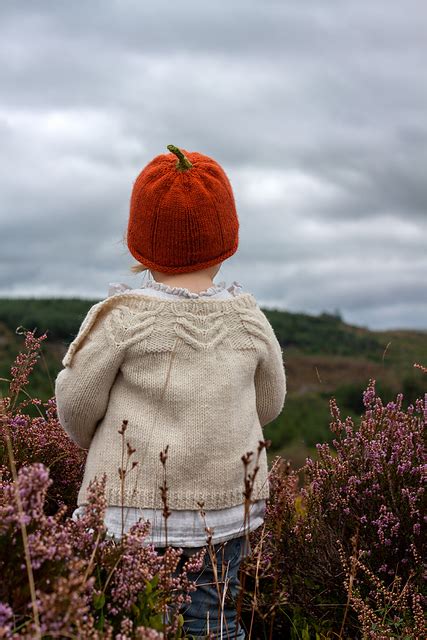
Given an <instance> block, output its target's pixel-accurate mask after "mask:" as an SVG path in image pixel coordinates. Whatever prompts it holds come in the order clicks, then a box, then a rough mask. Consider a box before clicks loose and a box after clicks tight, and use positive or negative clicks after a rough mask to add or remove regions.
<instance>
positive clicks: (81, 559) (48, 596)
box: [0, 331, 427, 640]
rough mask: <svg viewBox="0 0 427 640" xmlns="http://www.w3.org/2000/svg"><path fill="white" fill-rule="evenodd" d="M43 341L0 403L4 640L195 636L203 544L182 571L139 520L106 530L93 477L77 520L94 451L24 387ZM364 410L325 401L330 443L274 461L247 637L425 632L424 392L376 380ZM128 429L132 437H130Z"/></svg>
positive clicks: (16, 371) (256, 551) (25, 357)
mask: <svg viewBox="0 0 427 640" xmlns="http://www.w3.org/2000/svg"><path fill="white" fill-rule="evenodd" d="M45 339H46V334H44V335H42V336H40V337H39V338H36V337H35V332H30V331H27V332H25V345H24V348H23V350H22V351H21V352H20V353H19V354H18V356H17V358H16V359H15V362H14V363H13V365H12V368H11V372H10V377H9V379H8V380H7V381H4V382H7V384H8V395H7V396H5V397H4V398H3V399H2V401H1V403H0V418H1V421H0V483H1V487H2V491H1V493H0V575H1V576H2V580H1V582H0V637H3V638H54V637H67V638H81V637H85V638H96V639H97V638H111V639H112V638H114V639H115V640H126V639H128V638H129V639H130V638H153V639H160V638H164V639H171V638H176V639H178V638H184V637H185V635H184V632H183V629H182V617H181V613H180V611H181V607H182V605H183V604H184V603H185V601H186V599H187V598H189V597H191V592H192V589H194V586H193V585H192V581H191V576H192V572H193V571H194V570H197V569H198V567H200V563H201V562H202V561H203V557H202V556H203V553H202V554H199V555H198V556H193V558H192V559H191V561H190V563H188V565H187V566H184V567H182V566H180V563H179V556H180V550H177V549H172V548H170V549H168V551H167V553H166V554H165V555H164V556H158V555H157V553H156V551H155V549H153V548H152V547H151V546H150V545H147V544H145V542H144V539H145V537H146V535H147V531H148V525H147V523H144V522H139V523H138V524H137V525H135V526H134V527H133V528H132V529H131V530H130V531H129V533H128V534H127V535H125V536H124V538H123V540H121V541H115V540H114V539H111V538H110V537H109V536H108V532H107V531H106V529H105V526H104V524H103V513H104V510H105V506H106V505H105V500H104V495H103V487H104V482H105V479H103V478H100V479H97V481H96V482H94V483H92V485H91V492H90V508H89V510H88V513H87V514H86V516H85V517H84V518H83V519H81V520H79V521H73V520H72V519H71V518H70V515H71V512H72V511H73V509H74V508H75V506H76V497H77V492H78V488H79V486H80V482H81V478H82V473H83V469H84V462H85V458H86V452H85V451H84V450H82V449H80V448H79V447H77V446H76V445H75V444H74V443H73V442H71V441H70V440H69V439H68V437H67V435H66V434H65V433H64V431H63V429H62V428H61V426H60V424H59V423H58V420H57V415H56V408H55V399H54V398H50V399H49V400H48V401H46V402H42V401H40V400H39V399H37V398H33V397H32V395H31V393H30V392H29V391H28V389H29V378H30V374H31V373H32V372H33V369H34V366H35V364H36V362H37V360H38V358H39V357H40V348H41V343H42V341H43V340H45ZM415 368H416V369H417V372H418V373H419V374H420V376H421V375H423V374H427V369H426V368H424V367H422V366H421V365H417V364H416V365H415ZM362 403H363V412H362V414H361V416H360V419H359V420H357V424H356V423H355V421H354V420H353V418H351V417H347V418H346V419H345V420H344V419H343V418H342V417H341V414H340V410H339V408H338V405H337V401H336V399H335V398H331V399H330V401H329V408H330V415H331V418H332V420H331V422H330V430H331V433H332V442H331V443H329V444H328V443H323V444H317V455H316V457H314V456H313V457H309V458H307V460H306V461H305V464H304V465H303V467H302V468H301V469H296V470H294V469H292V468H291V465H290V463H289V462H287V461H286V460H285V459H283V458H281V457H280V456H276V457H275V458H274V461H273V464H272V467H271V469H270V474H269V482H270V487H271V497H270V500H269V503H268V510H267V514H266V520H265V523H264V525H263V526H262V527H260V528H258V529H257V530H256V531H254V532H253V533H252V534H250V538H251V545H252V549H253V553H252V555H251V557H250V558H248V559H246V560H245V561H244V562H243V563H242V567H241V582H242V590H241V593H240V596H239V598H238V601H237V602H236V606H237V609H238V611H239V614H240V616H241V619H242V623H243V624H244V626H245V628H246V631H247V636H248V638H252V639H255V638H262V639H264V638H265V639H269V640H270V639H276V638H291V639H292V640H296V639H301V640H310V639H311V638H313V639H316V640H317V639H323V638H342V639H344V638H345V639H350V640H351V639H359V638H360V639H367V638H375V639H376V640H386V639H387V640H389V639H390V638H396V639H397V638H401V639H406V640H412V639H414V640H421V639H423V638H425V637H426V636H427V633H426V632H427V627H426V620H425V616H424V611H425V604H426V592H425V586H424V585H425V580H424V578H425V566H424V565H423V562H424V558H425V557H426V553H425V539H424V538H423V537H422V526H423V516H424V513H425V510H423V506H424V505H425V494H424V491H425V472H426V468H427V465H426V456H425V445H424V429H425V425H426V422H427V394H425V395H424V398H417V399H416V401H415V402H414V403H411V404H409V405H408V406H407V407H406V408H405V407H404V406H403V395H402V394H401V393H399V394H398V395H397V397H396V398H395V400H393V401H388V402H387V403H385V402H383V400H382V399H381V398H380V397H379V395H378V392H377V390H376V387H375V380H374V379H371V380H370V381H369V384H368V386H367V388H366V389H365V391H364V393H363V396H362ZM29 409H31V410H32V412H36V415H35V416H34V415H31V412H30V411H29ZM118 427H120V425H118ZM118 434H119V435H120V437H121V438H122V439H123V440H122V442H123V445H124V444H125V430H124V429H123V428H118ZM119 435H118V437H119ZM264 444H268V443H264ZM260 446H261V443H260ZM255 453H256V452H253V454H254V455H255ZM130 455H132V452H130V451H129V449H128V462H129V458H130ZM242 462H243V461H242ZM127 467H128V465H126V468H125V469H122V470H121V472H122V477H123V480H124V481H125V478H126V473H128V470H127ZM243 467H244V464H243V465H242V492H243V491H244V492H245V493H244V495H246V500H247V501H248V503H250V499H251V491H250V489H251V479H250V478H249V481H248V479H247V478H244V468H243ZM301 474H302V475H303V477H304V486H303V487H302V488H300V487H299V486H298V476H299V475H301ZM252 481H253V478H252ZM207 537H208V532H207ZM207 550H208V552H209V545H208V547H207ZM218 588H219V589H223V584H222V583H221V581H219V582H218ZM225 637H226V636H225Z"/></svg>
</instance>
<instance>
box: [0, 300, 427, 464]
mask: <svg viewBox="0 0 427 640" xmlns="http://www.w3.org/2000/svg"><path fill="white" fill-rule="evenodd" d="M96 302H98V300H82V299H80V298H64V299H60V298H56V299H55V298H54V299H36V298H28V299H11V298H2V299H0V377H4V378H8V377H9V374H10V366H11V364H12V362H13V360H14V358H15V356H16V354H17V353H18V352H19V350H20V349H21V348H22V347H23V336H22V335H19V334H17V333H16V329H17V328H18V327H24V328H25V329H30V330H33V329H34V328H36V335H41V334H42V333H44V332H45V331H47V335H48V338H47V340H46V341H45V342H44V343H43V350H42V358H41V359H40V360H39V363H38V365H37V367H36V369H35V371H34V373H33V375H32V384H31V390H30V391H31V394H32V395H33V396H36V397H40V398H41V399H42V400H43V401H45V400H47V399H48V398H49V397H51V396H52V395H53V393H54V380H55V378H56V375H57V373H58V372H59V371H60V369H61V368H62V365H61V360H62V357H63V355H64V354H65V351H66V349H67V346H68V344H69V343H70V342H71V340H72V339H73V338H74V336H75V335H76V334H77V332H78V329H79V327H80V324H81V322H82V320H83V318H84V317H85V315H86V313H87V311H88V309H89V308H90V307H91V306H92V305H93V304H95V303H96ZM264 312H265V313H266V315H267V317H268V319H269V320H270V322H271V324H272V326H273V328H274V330H275V333H276V335H277V337H278V340H279V342H280V344H281V346H282V348H283V351H284V361H285V368H286V373H287V385H288V393H287V398H286V403H285V407H284V410H283V412H282V414H281V415H280V416H279V417H278V418H277V419H276V420H275V421H274V422H272V423H271V424H270V425H268V427H267V428H266V429H265V435H266V437H267V438H269V439H271V440H272V445H271V448H270V451H269V455H270V457H271V456H273V455H276V454H277V453H278V452H280V453H282V454H284V455H289V457H292V459H293V460H294V463H299V462H301V463H302V462H303V459H304V457H305V455H307V453H308V452H312V451H313V447H314V446H315V444H316V443H317V442H321V441H331V439H332V436H331V433H330V432H329V417H330V416H329V399H330V397H331V396H332V395H333V396H335V397H336V399H337V402H338V405H339V407H340V408H341V412H342V414H343V415H344V417H345V416H346V415H351V416H352V417H353V418H355V419H357V418H358V416H359V415H360V414H361V413H362V410H363V409H362V392H363V390H364V389H365V388H366V385H367V383H368V380H369V378H370V377H373V378H375V379H376V381H377V389H378V391H379V393H380V395H381V397H382V398H383V401H385V402H387V401H389V400H391V399H393V398H394V397H395V396H396V394H397V393H398V392H400V391H402V392H403V393H404V406H407V405H408V404H409V403H411V402H414V401H415V399H416V398H417V397H421V396H422V395H423V394H424V392H425V391H426V389H425V376H424V378H423V376H422V373H421V372H420V371H419V370H418V369H416V368H414V366H413V365H414V363H415V362H419V363H421V364H424V365H425V364H427V331H409V330H399V331H370V330H369V329H366V328H364V327H357V326H353V325H349V324H346V323H345V322H343V321H342V319H341V318H340V317H339V316H337V315H333V314H327V313H322V314H320V315H319V316H312V315H309V314H303V313H290V312H287V311H280V310H277V309H264ZM0 392H1V393H2V394H3V395H7V383H6V382H4V381H3V382H2V381H0Z"/></svg>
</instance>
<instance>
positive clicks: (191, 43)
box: [0, 0, 427, 328]
mask: <svg viewBox="0 0 427 640" xmlns="http://www.w3.org/2000/svg"><path fill="white" fill-rule="evenodd" d="M0 13H1V14H2V15H1V20H0V86H1V87H2V98H1V102H0V136H1V141H2V145H1V148H0V193H1V203H0V227H1V237H0V243H1V252H0V269H1V271H0V295H9V294H13V295H21V294H22V295H24V293H25V292H27V291H28V290H32V291H34V292H38V293H39V294H40V295H48V294H49V292H51V293H52V294H54V295H61V294H62V295H75V294H76V293H77V292H81V295H90V296H92V297H93V296H94V297H96V296H99V297H101V296H105V295H106V290H107V284H108V281H110V280H111V281H125V282H128V283H130V284H131V285H132V286H136V283H137V282H138V278H137V277H135V276H130V275H129V271H128V269H129V265H130V264H131V263H132V262H133V259H132V257H131V256H130V254H128V252H127V250H126V247H125V246H124V245H123V244H122V242H121V240H122V236H123V232H124V230H125V227H126V223H127V214H128V203H129V196H130V191H131V187H132V183H133V180H134V179H135V177H136V175H137V173H138V172H139V171H140V170H141V168H142V167H143V166H144V165H145V164H146V163H147V162H148V161H149V160H150V159H151V158H152V157H153V156H154V155H157V154H158V153H165V152H166V145H167V144H169V143H173V144H177V145H178V146H181V147H184V148H187V149H189V150H198V151H201V152H203V153H206V154H207V155H211V156H213V157H215V158H216V159H217V160H218V161H219V162H220V163H221V164H222V165H223V167H224V168H225V170H226V172H227V174H228V175H229V177H230V180H231V183H232V185H233V188H234V190H235V194H236V201H237V203H238V205H239V217H240V221H241V244H240V247H239V251H238V252H237V254H235V256H233V257H232V258H231V259H230V260H228V261H226V262H225V263H224V265H223V266H222V268H221V272H222V274H223V275H225V276H226V277H227V278H229V279H234V278H236V279H239V278H240V280H241V281H242V282H243V283H244V284H246V285H247V287H249V288H252V289H253V291H254V293H255V294H256V296H257V297H258V298H259V299H260V301H261V302H262V303H263V304H265V305H266V306H268V304H269V302H271V303H272V302H274V303H275V304H278V306H280V307H282V308H287V309H290V310H303V309H306V310H310V311H311V312H318V311H321V310H324V309H334V308H335V307H341V310H342V312H343V315H344V317H346V313H347V314H348V319H349V320H350V318H351V320H352V321H353V322H355V323H357V321H359V322H360V323H361V324H363V323H371V324H372V326H373V327H374V326H375V327H380V326H384V327H387V326H405V325H406V326H414V327H424V328H425V325H426V322H425V317H426V306H425V303H423V302H422V301H420V295H419V292H420V289H422V286H423V282H424V280H425V274H426V259H425V248H424V240H423V239H424V238H425V233H426V224H425V220H426V203H427V187H426V181H425V176H424V171H425V169H424V168H425V166H427V157H426V156H427V151H426V149H427V146H426V139H427V126H426V122H425V112H426V106H427V83H426V82H425V81H424V80H423V76H422V69H423V68H424V67H425V44H424V37H425V22H426V18H427V9H426V6H425V3H423V2H421V1H419V2H416V1H412V2H409V3H408V4H407V5H405V8H404V9H403V8H402V6H401V5H397V4H393V3H388V2H386V1H385V0H381V1H379V0H378V1H377V2H374V3H370V4H369V5H366V4H365V3H358V2H356V1H355V0H354V1H353V2H349V3H342V4H339V5H335V6H326V5H323V4H320V3H318V2H305V3H298V4H297V3H292V2H281V3H279V2H263V3H255V2H247V1H245V2H233V3H226V2H225V1H223V2H219V3H211V4H202V3H196V2H182V3H179V4H171V3H169V2H168V3H166V2H159V3H156V4H155V5H148V4H147V3H139V2H130V1H124V0H121V1H120V2H118V1H114V0H109V1H107V0H104V1H102V2H91V3H65V2H55V3H51V2H43V1H40V0H39V1H38V2H37V3H31V4H30V5H28V4H26V5H25V8H24V6H23V4H22V3H3V4H2V7H1V9H0ZM245 172H246V174H248V172H249V174H250V176H251V181H252V182H251V183H248V181H247V180H245V179H244V176H245ZM275 172H278V178H277V182H278V184H277V185H276V186H274V184H273V185H272V186H271V189H272V192H269V191H268V190H269V189H270V187H269V186H268V185H266V183H265V176H266V175H267V176H268V175H269V174H270V175H275ZM249 174H248V175H249ZM294 175H300V176H302V181H301V185H302V186H301V185H299V183H298V181H296V182H295V181H293V178H292V176H294ZM281 176H283V177H281ZM281 181H282V187H283V188H282V189H280V184H281ZM285 187H286V188H285ZM254 189H255V190H256V189H258V190H259V194H258V196H257V197H255V195H256V193H255V192H254ZM275 189H277V191H278V193H277V194H276V195H275ZM309 221H313V225H312V226H310V224H308V222H309ZM307 224H308V226H307ZM288 229H291V231H288ZM318 229H323V232H322V234H321V237H319V232H318ZM23 247H25V254H23V253H22V248H23ZM331 260H332V266H331V267H330V261H331ZM391 264H392V265H393V266H392V267H391V266H390V265H391ZM374 268H375V273H373V269H374ZM319 274H323V275H322V276H319ZM220 279H221V277H219V278H217V280H220ZM367 282H368V283H369V286H367V285H366V283H367ZM409 310H410V311H409Z"/></svg>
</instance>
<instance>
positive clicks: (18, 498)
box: [6, 432, 42, 639]
mask: <svg viewBox="0 0 427 640" xmlns="http://www.w3.org/2000/svg"><path fill="white" fill-rule="evenodd" d="M6 444H7V452H8V455H9V461H10V468H11V471H12V477H13V485H14V488H15V497H16V503H17V506H18V512H19V521H20V526H21V534H22V542H23V545H24V553H25V564H26V567H27V575H28V583H29V586H30V593H31V606H32V609H33V615H34V624H35V625H36V636H35V637H36V638H40V639H41V637H42V635H41V628H40V620H39V611H38V607H37V601H36V589H35V583H34V575H33V568H32V565H31V557H30V548H29V545H28V536H27V527H26V525H25V522H24V510H23V507H22V502H21V496H20V495H19V487H18V476H17V473H16V465H15V458H14V455H13V447H12V442H11V439H10V434H9V432H7V433H6Z"/></svg>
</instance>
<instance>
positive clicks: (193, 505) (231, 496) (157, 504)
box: [77, 481, 270, 511]
mask: <svg viewBox="0 0 427 640" xmlns="http://www.w3.org/2000/svg"><path fill="white" fill-rule="evenodd" d="M85 494H86V486H84V485H82V486H81V488H80V491H79V494H78V497H77V506H79V507H80V506H82V505H84V504H87V500H86V496H85ZM269 497H270V491H269V485H268V481H267V482H265V483H264V484H263V485H260V486H255V487H254V492H253V496H252V500H261V499H263V498H264V499H268V498H269ZM105 498H106V501H107V505H108V506H120V505H121V503H122V495H121V491H120V489H117V488H114V487H108V486H107V487H106V489H105ZM198 502H203V503H204V506H203V508H204V510H205V511H210V510H216V509H226V508H227V507H234V506H236V505H238V504H243V503H244V497H243V489H242V488H240V487H239V489H232V490H229V491H220V492H216V493H215V494H211V495H208V494H203V493H200V494H197V493H194V491H188V492H186V493H184V492H177V491H168V497H167V504H168V507H169V509H174V510H180V509H191V510H194V511H200V506H199V505H198V504H197V503H198ZM123 505H124V506H125V507H135V508H139V509H159V510H162V509H163V503H162V500H161V497H160V495H159V492H158V491H157V492H156V493H154V491H135V492H131V491H124V494H123Z"/></svg>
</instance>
